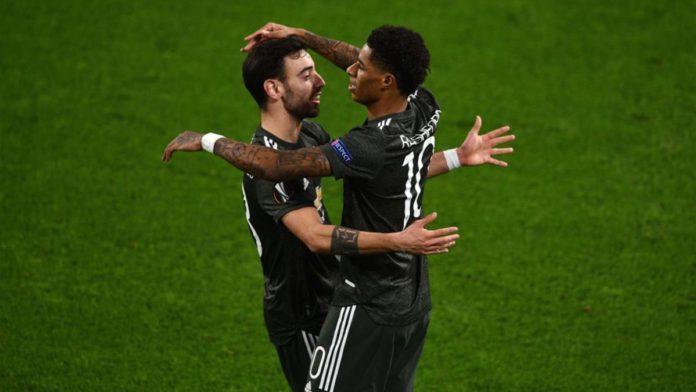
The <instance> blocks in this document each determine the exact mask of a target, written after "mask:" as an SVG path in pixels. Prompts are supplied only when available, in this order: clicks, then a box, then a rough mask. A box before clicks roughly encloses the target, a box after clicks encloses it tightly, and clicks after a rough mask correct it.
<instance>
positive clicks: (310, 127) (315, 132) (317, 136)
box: [302, 121, 331, 146]
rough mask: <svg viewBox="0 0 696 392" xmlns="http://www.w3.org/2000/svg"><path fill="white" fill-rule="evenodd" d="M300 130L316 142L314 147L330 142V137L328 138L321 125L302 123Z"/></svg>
mask: <svg viewBox="0 0 696 392" xmlns="http://www.w3.org/2000/svg"><path fill="white" fill-rule="evenodd" d="M302 130H303V132H306V133H307V134H308V135H310V136H311V137H312V138H313V139H314V140H316V144H315V145H317V146H320V145H322V144H326V143H328V142H330V141H331V137H330V136H329V134H328V133H327V132H326V131H325V130H324V128H323V127H322V126H321V125H319V124H317V123H313V122H309V121H303V122H302Z"/></svg>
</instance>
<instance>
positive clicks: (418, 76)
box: [367, 25, 430, 95]
mask: <svg viewBox="0 0 696 392" xmlns="http://www.w3.org/2000/svg"><path fill="white" fill-rule="evenodd" d="M367 45H368V46H369V47H370V49H372V54H371V55H370V60H371V61H374V62H376V63H377V65H378V66H380V67H381V68H382V69H383V70H385V71H387V72H391V73H392V74H394V76H395V77H396V84H397V86H398V88H399V92H400V93H401V94H402V95H409V94H411V93H413V92H414V91H415V90H416V88H418V86H420V85H421V84H423V82H424V81H425V77H426V75H427V74H428V71H429V70H430V52H429V51H428V48H426V47H425V42H424V41H423V37H421V35H420V34H418V33H417V32H415V31H413V30H411V29H407V28H405V27H399V26H390V25H384V26H381V27H378V28H376V29H374V30H372V33H370V36H369V37H367Z"/></svg>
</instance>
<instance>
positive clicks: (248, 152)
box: [162, 131, 331, 181]
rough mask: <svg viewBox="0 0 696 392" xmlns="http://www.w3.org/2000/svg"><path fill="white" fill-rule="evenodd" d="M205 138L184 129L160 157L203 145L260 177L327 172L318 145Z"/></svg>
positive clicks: (322, 174)
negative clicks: (285, 147) (269, 145)
mask: <svg viewBox="0 0 696 392" xmlns="http://www.w3.org/2000/svg"><path fill="white" fill-rule="evenodd" d="M205 138H206V139H205V140H204V135H202V134H200V133H198V132H191V131H184V132H183V133H181V134H180V135H179V136H177V137H176V138H174V140H172V141H171V142H169V144H168V145H167V147H166V148H165V149H164V153H162V160H163V161H169V160H170V159H172V155H173V154H174V153H175V152H176V151H187V152H192V151H201V150H202V149H203V148H204V145H206V147H205V148H206V150H208V151H210V152H213V153H214V154H215V155H217V156H219V157H220V158H223V159H224V160H226V161H227V162H229V163H230V164H231V165H232V166H234V167H236V168H237V169H239V170H242V171H244V172H246V173H249V174H252V175H253V176H255V177H259V178H262V179H264V180H269V181H285V180H291V179H295V178H301V177H326V176H330V175H331V165H330V164H329V160H328V159H327V158H326V156H325V155H324V153H323V152H322V151H321V149H319V148H318V147H306V148H300V149H298V150H282V151H278V150H274V149H272V148H267V147H263V146H258V145H254V144H245V143H240V142H238V141H236V140H232V139H228V138H225V137H222V136H220V135H215V134H206V135H205Z"/></svg>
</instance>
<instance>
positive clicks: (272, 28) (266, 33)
mask: <svg viewBox="0 0 696 392" xmlns="http://www.w3.org/2000/svg"><path fill="white" fill-rule="evenodd" d="M295 34H297V29H296V28H294V27H288V26H283V25H282V24H278V23H273V22H269V23H266V24H265V25H264V26H263V27H261V28H260V29H258V30H256V31H255V32H253V33H251V34H249V35H247V36H246V37H244V40H245V41H247V44H246V46H244V47H243V48H242V49H240V50H241V51H242V52H249V51H251V50H252V49H254V48H255V47H256V45H258V44H260V43H261V42H264V41H267V40H269V39H280V38H285V37H289V36H291V35H295Z"/></svg>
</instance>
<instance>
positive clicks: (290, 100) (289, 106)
mask: <svg viewBox="0 0 696 392" xmlns="http://www.w3.org/2000/svg"><path fill="white" fill-rule="evenodd" d="M312 95H313V94H312ZM283 107H284V108H285V110H286V111H287V112H288V113H290V115H291V116H293V117H294V118H295V119H297V120H298V121H302V120H303V119H305V118H314V117H316V116H318V115H319V106H318V105H315V104H314V103H312V102H311V101H310V100H309V99H307V100H304V101H303V100H302V99H299V98H298V97H297V96H296V95H295V94H293V92H292V91H291V90H288V93H287V97H285V98H283Z"/></svg>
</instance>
